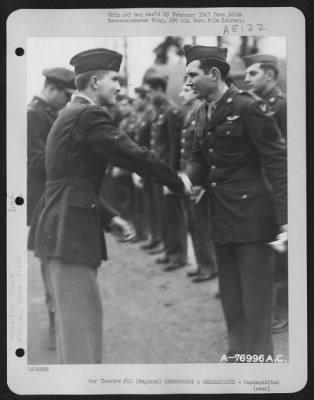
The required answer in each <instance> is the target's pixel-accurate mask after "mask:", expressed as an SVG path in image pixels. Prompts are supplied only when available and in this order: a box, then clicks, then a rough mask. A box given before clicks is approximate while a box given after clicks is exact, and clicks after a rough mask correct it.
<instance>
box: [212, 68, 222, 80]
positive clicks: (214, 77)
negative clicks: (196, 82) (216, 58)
mask: <svg viewBox="0 0 314 400" xmlns="http://www.w3.org/2000/svg"><path fill="white" fill-rule="evenodd" d="M210 73H211V75H212V80H213V81H217V79H218V78H219V76H220V71H219V69H218V68H216V67H213V68H212V69H211V70H210Z"/></svg>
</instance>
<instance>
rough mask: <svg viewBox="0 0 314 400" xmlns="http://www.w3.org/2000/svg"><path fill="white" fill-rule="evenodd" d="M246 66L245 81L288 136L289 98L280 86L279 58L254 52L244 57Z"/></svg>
mask: <svg viewBox="0 0 314 400" xmlns="http://www.w3.org/2000/svg"><path fill="white" fill-rule="evenodd" d="M243 60H244V63H245V66H246V75H245V83H246V84H247V86H248V89H249V90H252V91H253V92H254V93H256V94H257V95H258V96H260V97H261V98H262V99H263V100H264V101H265V102H266V103H267V104H268V106H269V108H270V109H271V110H272V111H273V112H274V118H275V120H276V122H277V124H278V126H279V128H280V130H281V132H282V134H283V136H284V137H285V138H286V137H287V100H286V95H285V94H284V93H283V91H282V90H281V89H280V88H279V86H278V83H277V78H278V75H279V69H278V59H277V57H275V56H272V55H269V54H253V55H250V56H246V57H243Z"/></svg>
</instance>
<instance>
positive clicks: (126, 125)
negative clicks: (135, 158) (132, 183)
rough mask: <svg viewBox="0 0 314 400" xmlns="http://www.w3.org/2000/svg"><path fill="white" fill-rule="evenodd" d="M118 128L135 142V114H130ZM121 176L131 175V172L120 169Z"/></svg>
mask: <svg viewBox="0 0 314 400" xmlns="http://www.w3.org/2000/svg"><path fill="white" fill-rule="evenodd" d="M119 128H120V129H121V130H122V132H124V133H125V134H127V135H128V136H129V138H130V139H132V140H135V133H136V114H135V113H131V114H130V115H128V116H126V117H124V118H123V119H122V120H121V122H120V123H119ZM120 170H121V173H122V174H123V175H131V171H129V170H126V169H122V168H121V169H120Z"/></svg>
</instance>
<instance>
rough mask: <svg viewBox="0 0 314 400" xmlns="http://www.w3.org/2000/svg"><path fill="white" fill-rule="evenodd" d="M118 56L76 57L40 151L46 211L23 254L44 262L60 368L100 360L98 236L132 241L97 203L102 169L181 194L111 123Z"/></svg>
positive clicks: (101, 255) (167, 173) (101, 256)
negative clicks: (68, 94)
mask: <svg viewBox="0 0 314 400" xmlns="http://www.w3.org/2000/svg"><path fill="white" fill-rule="evenodd" d="M121 60H122V56H121V55H120V54H119V53H117V52H115V51H111V50H107V49H93V50H88V51H84V52H82V53H79V54H77V55H76V56H74V57H73V58H72V59H71V61H70V63H71V65H73V66H74V68H75V75H76V77H75V82H76V86H77V89H78V94H77V96H75V98H74V99H73V100H72V102H71V103H70V104H69V105H68V107H66V108H65V109H64V110H63V111H62V112H61V113H60V115H59V117H58V118H57V120H56V121H55V123H54V125H53V126H52V128H51V130H50V133H49V136H48V140H47V147H46V174H47V183H46V191H45V203H44V204H43V207H42V209H41V210H40V211H39V210H38V218H37V219H36V221H34V223H33V224H32V226H31V230H30V236H29V247H30V248H31V249H34V250H35V255H37V256H38V257H40V258H41V259H45V260H47V262H48V267H49V273H50V277H51V282H52V287H53V297H54V300H55V306H56V315H57V317H58V325H57V328H58V330H57V339H58V341H57V351H58V355H59V359H60V362H61V363H67V364H88V363H100V362H101V360H102V304H101V298H100V293H99V288H98V285H97V267H98V266H99V265H100V263H101V261H102V260H106V258H107V254H106V245H105V239H104V234H103V229H104V227H106V228H107V229H114V230H118V231H120V232H121V234H122V235H124V237H126V239H127V238H128V237H130V236H131V235H130V233H131V232H130V229H129V226H128V224H127V223H126V222H125V221H124V220H123V219H121V218H120V217H119V216H117V215H116V213H115V211H114V210H112V209H110V207H109V206H107V205H106V204H105V203H104V202H103V200H102V199H101V197H100V196H99V188H100V185H101V182H102V180H103V175H104V173H105V170H106V168H107V164H108V163H111V164H113V165H117V166H119V167H121V168H126V169H130V170H133V171H135V172H136V173H138V174H139V175H142V176H145V175H148V174H149V175H152V176H154V177H155V178H156V179H157V180H159V182H160V183H161V184H163V185H167V186H169V187H170V188H171V190H173V191H178V192H183V185H182V182H181V180H180V179H179V178H178V176H177V174H176V173H175V172H174V171H172V170H171V169H170V168H169V167H168V166H167V165H166V164H164V163H162V162H161V161H160V160H159V159H158V158H157V157H155V156H154V155H153V154H152V153H150V152H149V151H148V150H147V149H146V148H140V147H138V146H137V145H136V144H135V142H134V141H132V139H130V138H129V137H128V136H127V135H126V134H124V133H122V132H121V131H120V130H119V129H118V128H117V127H116V126H115V125H114V124H113V122H112V119H111V117H110V115H109V113H108V112H107V111H106V110H105V109H104V107H103V106H110V105H113V104H114V103H115V99H116V95H117V93H118V91H119V89H120V85H119V81H118V71H119V68H120V64H121Z"/></svg>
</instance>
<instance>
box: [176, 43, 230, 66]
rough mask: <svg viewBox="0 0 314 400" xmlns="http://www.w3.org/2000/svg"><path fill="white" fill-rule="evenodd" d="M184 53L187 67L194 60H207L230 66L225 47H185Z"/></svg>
mask: <svg viewBox="0 0 314 400" xmlns="http://www.w3.org/2000/svg"><path fill="white" fill-rule="evenodd" d="M184 52H185V57H186V64H187V65H188V64H189V63H190V62H192V61H194V60H202V59H205V58H206V59H212V60H215V61H219V62H221V63H223V64H227V65H229V64H228V63H227V61H226V57H227V52H228V49H227V48H225V47H224V48H221V47H213V46H198V45H197V46H192V45H185V46H184Z"/></svg>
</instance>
